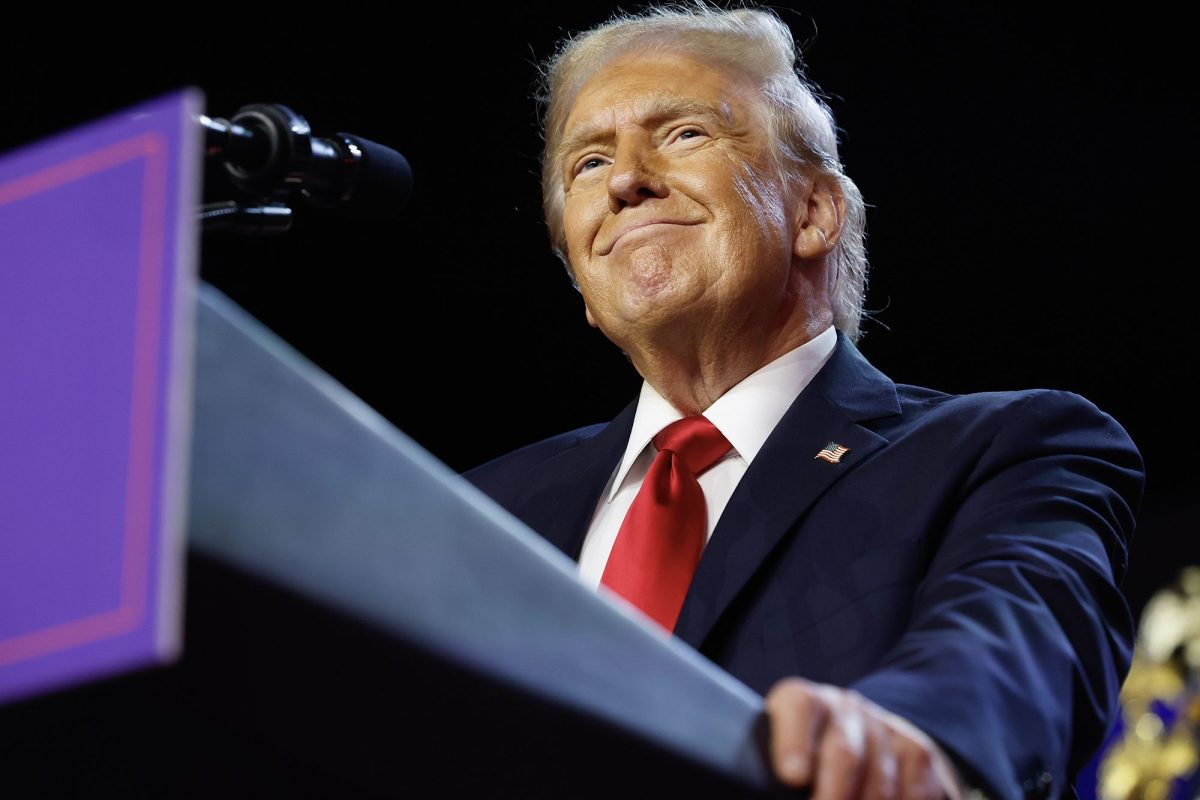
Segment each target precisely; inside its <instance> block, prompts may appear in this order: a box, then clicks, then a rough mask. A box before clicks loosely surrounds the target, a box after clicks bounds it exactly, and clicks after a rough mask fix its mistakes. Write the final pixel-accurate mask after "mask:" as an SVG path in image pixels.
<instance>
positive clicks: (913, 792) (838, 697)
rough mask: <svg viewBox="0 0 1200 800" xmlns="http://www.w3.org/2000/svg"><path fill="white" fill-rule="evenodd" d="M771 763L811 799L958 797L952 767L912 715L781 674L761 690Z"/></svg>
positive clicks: (954, 799)
mask: <svg viewBox="0 0 1200 800" xmlns="http://www.w3.org/2000/svg"><path fill="white" fill-rule="evenodd" d="M766 709H767V715H768V718H769V719H770V727H771V765H772V767H773V768H774V770H775V775H776V777H778V778H779V780H780V782H782V783H784V784H785V785H787V786H793V787H796V788H802V787H805V786H811V787H812V800H860V798H861V800H962V797H963V795H964V794H965V792H964V791H963V788H962V784H961V781H960V779H959V776H958V772H957V770H955V768H954V766H953V765H952V764H951V763H950V760H949V758H947V757H946V754H945V753H943V752H942V750H941V748H940V747H938V746H937V744H935V743H934V741H933V740H932V739H930V738H929V737H928V736H926V735H925V734H924V733H922V732H921V731H920V730H918V729H917V728H916V726H914V725H913V724H912V723H910V722H908V721H907V720H904V719H902V718H900V717H898V716H896V715H895V714H892V713H891V712H889V711H886V710H884V709H883V708H881V707H879V706H877V705H875V704H874V703H872V702H871V701H870V700H867V699H866V698H865V697H863V696H862V695H860V694H858V693H857V692H853V691H850V690H848V689H841V688H838V687H836V686H829V685H826V684H819V683H811V682H809V681H806V680H803V679H801V678H786V679H784V680H781V681H780V682H779V683H777V684H775V686H774V687H772V689H771V691H770V693H769V694H767V697H766Z"/></svg>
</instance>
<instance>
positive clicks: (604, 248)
mask: <svg viewBox="0 0 1200 800" xmlns="http://www.w3.org/2000/svg"><path fill="white" fill-rule="evenodd" d="M696 224H698V223H695V222H690V221H686V220H677V219H655V218H652V219H644V220H640V221H638V222H632V223H626V224H624V225H622V226H620V227H619V228H617V230H616V232H615V233H614V234H613V235H612V236H611V238H608V240H607V241H606V242H602V243H601V245H600V248H599V249H598V250H597V251H596V252H597V253H598V254H599V255H601V256H606V255H608V254H609V253H611V252H612V251H613V249H614V248H615V247H616V246H617V243H618V242H620V241H621V239H623V238H625V236H627V235H628V234H630V233H633V232H634V231H638V230H641V229H642V228H648V227H650V226H651V225H676V226H687V225H696Z"/></svg>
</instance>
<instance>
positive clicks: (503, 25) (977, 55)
mask: <svg viewBox="0 0 1200 800" xmlns="http://www.w3.org/2000/svg"><path fill="white" fill-rule="evenodd" d="M1016 5H1017V4H1008V5H1005V6H1004V7H1002V8H1001V7H993V8H990V9H988V10H980V9H978V8H975V7H974V4H970V5H968V4H962V3H946V4H929V3H920V4H917V3H887V4H885V3H850V2H845V3H836V4H835V3H827V4H825V5H816V4H813V5H811V6H804V7H801V6H799V5H798V4H796V5H795V6H794V7H784V6H777V8H778V9H779V11H780V13H781V15H782V16H783V18H784V19H785V20H786V21H787V22H788V23H789V24H790V25H791V26H792V28H793V30H794V32H795V33H796V35H797V37H798V39H800V40H802V41H803V42H804V43H805V44H804V51H805V54H806V59H807V61H808V63H809V66H810V72H811V76H812V78H813V79H814V80H815V81H816V82H817V83H818V84H819V85H820V86H821V87H822V89H823V90H824V91H825V92H826V93H827V94H828V96H829V102H830V104H831V106H832V107H833V110H834V112H835V115H836V117H837V119H838V122H839V125H840V126H841V128H842V129H843V137H842V138H843V147H842V156H843V160H844V162H845V164H846V168H847V171H848V173H849V174H850V176H851V177H852V178H854V179H855V180H856V181H857V182H858V184H859V186H860V187H861V189H862V191H863V194H864V196H865V197H866V199H867V202H868V203H869V210H868V232H869V247H870V254H871V261H872V264H873V273H872V278H871V285H870V294H869V298H868V307H869V308H870V309H872V310H874V311H875V312H876V313H875V317H876V319H877V320H878V321H877V322H874V323H868V324H867V326H866V337H865V339H864V340H863V342H862V345H861V346H862V349H863V350H864V352H865V353H866V354H867V356H868V357H869V358H870V359H871V360H872V361H873V362H874V363H875V364H876V365H878V366H879V367H880V368H882V369H883V370H884V371H885V372H887V373H888V374H889V375H891V376H892V377H893V378H895V379H896V380H898V381H901V382H909V383H918V384H924V385H929V386H933V387H936V388H940V389H944V390H947V391H952V392H966V391H977V390H985V389H1010V388H1025V387H1034V386H1047V387H1055V388H1064V389H1070V390H1074V391H1077V392H1079V393H1081V394H1083V395H1085V396H1087V397H1088V398H1090V399H1091V400H1093V401H1094V402H1095V403H1097V404H1098V405H1099V406H1100V407H1101V408H1103V409H1105V410H1107V411H1109V412H1110V413H1112V414H1113V415H1114V416H1115V417H1116V418H1117V419H1118V420H1120V421H1121V422H1122V423H1123V424H1124V425H1125V426H1126V428H1128V430H1129V431H1130V433H1131V434H1132V435H1133V438H1134V439H1135V441H1137V442H1138V444H1139V445H1140V446H1141V448H1142V450H1143V453H1144V455H1145V457H1146V460H1147V463H1148V469H1149V489H1148V493H1147V496H1146V503H1145V506H1144V509H1143V515H1142V526H1141V529H1140V532H1139V537H1138V539H1137V540H1136V542H1135V547H1134V560H1133V567H1132V572H1131V575H1130V579H1129V582H1128V588H1129V591H1130V595H1131V599H1132V601H1133V604H1134V606H1135V609H1137V608H1140V607H1141V605H1142V603H1143V602H1144V600H1145V598H1146V596H1147V595H1148V593H1149V592H1150V591H1151V590H1152V589H1153V588H1154V587H1156V586H1158V585H1159V584H1161V583H1162V582H1163V581H1164V580H1166V579H1167V578H1168V577H1170V576H1171V575H1173V574H1174V572H1175V570H1176V569H1177V568H1178V567H1179V566H1180V565H1182V564H1183V563H1196V562H1200V544H1198V543H1197V540H1196V539H1195V537H1193V536H1191V535H1190V534H1191V533H1192V531H1193V530H1194V523H1193V519H1194V516H1195V511H1196V510H1197V509H1196V506H1197V502H1198V501H1197V498H1196V497H1195V493H1194V492H1193V491H1192V487H1193V486H1195V478H1196V476H1197V468H1196V466H1195V461H1194V456H1195V453H1196V452H1197V444H1200V442H1198V437H1197V433H1196V429H1195V426H1194V425H1193V424H1192V423H1191V421H1190V417H1191V414H1190V413H1189V412H1190V409H1189V408H1188V406H1189V405H1190V403H1189V400H1190V397H1189V395H1188V393H1187V392H1185V390H1184V384H1185V382H1186V380H1187V378H1188V375H1189V372H1190V371H1191V369H1192V368H1193V365H1194V358H1193V355H1192V347H1193V344H1194V343H1195V337H1194V335H1193V334H1192V331H1191V317H1192V308H1191V306H1192V302H1193V293H1192V291H1191V289H1190V281H1189V280H1188V278H1189V274H1190V270H1191V268H1190V267H1189V266H1188V264H1191V263H1193V261H1194V259H1193V256H1192V254H1191V253H1190V252H1188V250H1189V248H1190V245H1191V238H1192V229H1191V226H1190V222H1191V220H1190V219H1187V218H1185V208H1187V207H1189V205H1190V204H1191V202H1192V201H1191V199H1190V189H1191V187H1192V185H1193V184H1194V179H1195V159H1194V158H1193V156H1192V145H1193V142H1194V141H1195V136H1194V127H1193V123H1194V113H1195V112H1194V108H1195V107H1196V100H1197V92H1196V90H1195V88H1194V69H1192V67H1191V65H1190V64H1189V63H1188V59H1189V57H1190V48H1191V43H1190V41H1189V37H1188V35H1187V31H1186V28H1185V25H1184V24H1183V21H1182V19H1180V18H1177V17H1172V16H1168V15H1165V14H1164V13H1162V12H1160V11H1158V10H1156V9H1155V8H1154V7H1153V6H1151V5H1147V4H1139V5H1138V6H1137V8H1136V9H1133V10H1126V11H1123V12H1121V14H1120V15H1115V14H1102V13H1100V12H1099V11H1098V8H1099V7H1098V6H1095V5H1091V6H1083V5H1081V6H1080V7H1079V8H1078V9H1076V10H1071V9H1058V10H1054V11H1050V12H1047V11H1046V10H1044V9H1037V10H1034V9H1033V7H1029V8H1028V9H1027V10H1023V9H1021V8H1017V7H1016ZM613 8H614V7H613V6H612V5H610V4H606V3H600V2H586V3H579V4H574V5H573V6H572V7H571V8H569V9H567V8H561V7H560V8H549V7H546V8H543V7H539V6H536V5H533V6H529V5H526V6H517V5H511V6H504V7H498V6H493V7H491V8H490V9H488V10H485V11H471V12H467V11H465V10H461V9H449V8H442V7H437V8H434V9H433V10H434V11H435V12H442V11H446V12H448V17H447V18H446V19H445V20H443V21H441V22H438V21H436V20H435V21H430V22H419V21H418V19H417V18H416V17H415V16H406V14H405V12H404V11H403V10H402V9H403V7H402V6H395V7H394V9H395V11H396V13H397V14H399V15H400V16H399V18H398V19H397V20H395V21H384V20H383V19H382V18H380V17H373V16H368V15H367V12H366V11H365V10H364V9H361V8H357V7H353V6H350V5H346V6H345V7H339V8H327V9H325V11H324V12H323V13H322V14H321V15H315V14H309V13H305V14H299V13H292V12H290V11H286V10H283V9H280V10H279V11H278V12H277V13H275V14H274V15H267V14H266V13H262V14H261V15H257V16H256V15H254V14H248V13H247V12H245V11H244V10H239V11H238V12H237V13H236V15H235V14H234V13H233V12H232V11H231V12H229V13H228V14H227V15H224V16H222V15H219V14H214V13H211V12H210V13H206V14H200V13H195V14H194V17H193V18H192V19H190V20H188V21H186V22H185V23H183V24H179V23H174V24H172V25H169V26H168V25H166V24H165V23H159V22H157V21H156V20H155V19H150V18H144V17H135V16H133V15H130V16H129V17H128V18H119V15H120V14H121V13H122V12H116V11H113V10H111V9H108V10H106V11H105V12H104V15H103V16H102V17H96V18H92V19H88V18H79V17H75V18H74V19H72V21H71V24H70V32H64V30H63V28H64V27H65V25H64V24H62V23H65V20H58V21H52V22H54V23H55V24H53V25H51V26H50V29H49V30H45V29H43V28H38V29H26V30H20V29H18V28H17V27H15V26H14V27H12V28H10V31H9V37H11V39H12V40H13V41H12V42H11V43H10V44H8V45H6V49H5V51H4V53H3V54H2V55H0V59H2V60H3V62H2V66H3V68H4V75H5V79H4V85H5V90H4V92H3V93H2V94H0V111H2V112H3V113H2V115H0V118H2V119H3V126H2V128H0V150H7V149H9V148H11V147H16V146H19V145H21V144H23V143H26V142H29V141H31V140H34V139H36V138H39V137H41V136H45V135H48V134H50V133H53V132H56V131H58V130H61V129H63V128H66V127H69V126H71V125H74V124H78V123H81V122H84V121H86V120H89V119H91V118H94V117H96V116H100V115H103V114H106V113H109V112H111V111H114V110H117V109H120V108H122V107H125V106H128V105H132V104H134V103H136V102H139V101H141V100H144V99H147V98H150V97H153V96H155V95H157V94H160V93H163V92H166V91H169V90H171V89H174V88H177V87H180V86H183V85H194V86H198V87H200V88H202V89H203V90H204V91H205V93H206V95H207V108H208V112H209V113H210V114H211V115H213V116H225V117H228V116H231V115H233V113H234V112H235V111H236V110H237V109H238V108H239V107H240V106H242V105H244V104H247V103H253V102H280V103H285V104H288V105H290V106H291V107H293V108H294V109H295V110H296V111H298V112H299V113H301V114H303V115H305V116H306V117H307V118H308V119H309V121H310V123H311V124H312V126H313V128H314V130H315V131H316V132H317V133H318V134H327V133H332V132H333V131H336V130H345V131H350V132H353V133H357V134H360V135H362V136H365V137H367V138H370V139H374V140H376V141H379V142H382V143H385V144H387V145H389V146H392V147H394V148H396V149H398V150H400V151H401V152H403V153H404V154H405V155H406V156H407V157H408V158H409V160H410V162H411V163H412V166H413V170H414V174H415V191H414V194H413V198H412V201H411V204H410V207H409V209H408V211H407V212H406V214H405V215H404V216H403V217H402V218H400V219H399V220H397V221H393V222H352V221H347V220H342V219H336V218H331V217H329V216H324V215H320V214H314V213H309V212H307V211H306V210H305V209H300V210H299V211H298V217H299V218H298V220H297V224H296V227H295V229H294V230H293V231H292V232H291V233H289V234H287V235H286V236H284V237H281V238H276V239H268V240H230V239H218V238H213V237H209V238H206V239H205V240H204V243H203V269H202V273H203V277H204V278H205V279H207V280H209V281H210V282H212V283H214V284H216V285H217V286H218V287H220V288H222V289H223V290H225V291H226V292H227V293H228V294H230V295H231V296H232V297H233V298H234V299H235V300H237V301H238V302H240V303H241V304H242V305H244V306H245V307H246V308H247V309H249V310H250V311H251V312H252V313H254V314H255V315H257V316H258V317H259V318H260V319H261V320H263V321H264V322H265V323H266V324H267V325H269V326H270V327H271V328H272V329H274V330H275V331H276V332H278V333H279V334H281V335H282V336H283V337H284V338H285V339H287V340H288V341H289V342H291V343H292V344H293V345H294V346H295V347H297V348H298V349H299V350H300V351H301V352H303V353H304V354H305V355H307V356H308V357H309V358H311V359H312V360H314V361H315V362H316V363H317V364H319V365H320V366H322V367H323V368H324V369H326V370H328V371H329V372H330V373H332V374H333V376H334V377H336V378H337V379H339V380H340V381H341V382H343V383H344V384H345V385H347V386H348V387H349V388H350V389H351V390H352V391H354V392H355V393H357V394H359V395H360V396H361V397H363V398H364V399H365V400H366V401H367V402H368V403H370V404H371V405H372V406H374V407H375V408H376V409H378V410H379V411H380V412H381V413H382V414H384V415H385V416H386V417H387V418H388V419H390V420H391V421H393V422H394V423H395V424H396V425H398V426H399V427H400V428H402V429H403V430H405V431H406V432H408V433H409V434H410V435H411V436H413V437H414V438H415V439H416V440H418V441H419V442H420V443H421V444H423V445H424V446H426V447H427V448H429V449H430V450H431V451H432V452H433V453H434V454H436V455H437V456H439V457H440V458H442V459H443V460H445V461H446V462H448V463H449V464H450V465H451V466H453V467H455V468H458V469H465V468H467V467H470V466H472V465H474V464H477V463H479V462H481V461H483V460H485V459H487V458H490V457H492V456H495V455H498V454H500V453H502V452H505V451H507V450H509V449H511V448H513V447H516V446H518V445H520V444H523V443H526V442H529V441H532V440H535V439H537V438H540V437H543V436H547V435H550V434H553V433H557V432H560V431H562V430H565V429H568V428H571V427H577V426H579V425H583V424H586V423H591V422H596V421H601V420H605V419H607V418H609V417H611V416H613V415H614V414H615V413H616V412H617V411H619V410H620V409H621V408H622V407H623V406H624V405H625V404H626V403H627V402H628V401H629V400H630V399H631V398H632V397H633V395H634V393H635V392H636V389H637V386H638V381H639V379H638V378H637V376H636V375H635V374H634V373H633V371H632V369H631V368H630V367H629V366H628V364H627V363H626V362H625V361H624V359H623V358H622V356H621V355H620V354H619V353H618V352H616V350H615V349H614V348H612V347H611V346H609V345H608V343H607V342H606V341H605V340H604V339H603V338H602V337H601V336H600V335H599V334H597V333H596V332H594V331H592V330H591V329H589V328H588V327H587V326H586V325H585V323H584V319H583V309H582V304H581V302H580V300H579V298H578V297H577V295H576V294H575V293H574V291H573V290H572V289H571V287H570V285H569V283H568V281H567V280H566V278H565V275H564V273H563V270H562V268H561V266H560V265H559V264H558V262H557V261H556V260H555V259H554V257H553V256H552V255H551V254H550V252H549V249H548V246H547V244H546V237H545V230H544V227H543V225H542V223H541V221H540V196H539V188H538V180H537V170H538V166H537V160H538V151H539V142H540V140H539V137H538V135H537V133H536V114H535V108H534V104H533V102H532V101H531V99H530V95H531V84H532V81H533V77H534V73H535V69H534V66H533V64H534V62H535V61H536V60H538V59H540V58H542V57H544V56H546V55H547V54H548V53H549V52H550V51H551V49H552V45H553V42H554V41H555V40H557V39H558V37H559V36H560V35H561V34H562V33H563V32H564V31H565V30H571V29H577V28H579V27H582V26H587V25H590V24H593V23H596V22H599V21H601V20H603V19H604V18H606V17H607V16H608V15H609V14H610V13H611V12H612V10H613ZM801 8H802V9H803V10H799V9H801ZM372 13H374V12H372ZM115 15H117V16H115ZM135 29H138V30H141V31H143V33H142V34H139V35H135V34H133V33H131V32H129V31H132V30H135ZM6 38H8V37H6ZM220 177H221V176H220V173H219V171H217V170H209V180H208V183H207V186H206V191H205V193H206V197H207V198H208V199H230V198H232V197H234V191H233V189H232V188H231V187H230V186H228V185H227V184H225V183H223V181H221V180H220ZM929 468H930V469H931V470H934V469H937V465H936V464H931V465H930V466H929Z"/></svg>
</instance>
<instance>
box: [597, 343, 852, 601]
mask: <svg viewBox="0 0 1200 800" xmlns="http://www.w3.org/2000/svg"><path fill="white" fill-rule="evenodd" d="M836 344H837V334H836V333H835V332H834V329H833V328H826V329H825V331H824V332H823V333H821V334H820V335H819V336H816V337H813V338H812V339H811V340H809V341H808V342H805V343H804V344H802V345H801V346H800V347H797V348H796V349H795V350H792V351H789V352H787V353H784V354H783V355H782V356H780V357H779V358H777V359H775V360H774V361H772V362H771V363H770V364H767V365H766V366H765V367H762V368H761V369H759V370H758V371H757V372H755V373H753V374H751V375H749V376H747V377H746V378H745V379H744V380H743V381H742V382H741V383H739V384H737V385H736V386H734V387H733V388H732V389H730V390H729V391H727V392H726V393H725V394H723V395H721V396H720V397H719V398H718V399H717V401H716V402H715V403H713V404H712V405H711V406H709V407H708V409H707V410H706V411H705V412H704V416H705V417H707V418H708V421H709V422H711V423H712V424H713V425H716V426H717V430H719V431H720V432H721V433H722V434H724V435H725V438H726V439H728V440H729V443H730V444H731V445H733V449H731V450H730V451H729V453H728V454H726V456H725V457H724V458H723V459H721V460H720V461H718V462H717V463H716V465H714V466H713V467H712V468H711V469H709V470H708V471H707V472H705V473H704V474H703V475H701V476H700V477H699V479H698V480H699V483H700V488H701V489H702V490H703V491H704V502H705V506H706V507H707V510H708V518H707V525H708V528H707V532H706V537H707V536H712V532H713V529H714V528H716V527H717V521H718V520H719V519H720V518H721V512H722V511H724V510H725V506H726V504H727V503H728V502H729V498H730V497H731V496H732V495H733V490H734V489H736V488H737V485H738V481H740V480H741V479H742V476H743V475H745V474H746V470H747V469H748V468H749V466H750V462H751V461H753V460H754V457H755V456H756V455H758V451H759V450H761V449H762V446H763V444H764V443H765V442H766V441H767V437H768V436H770V435H771V431H773V430H775V426H776V425H777V424H779V420H780V419H782V418H783V415H784V413H785V412H786V411H787V410H788V408H789V407H790V406H791V405H792V402H793V401H795V399H796V398H797V397H799V395H800V392H802V391H804V387H805V386H808V384H809V382H810V381H811V380H812V379H813V376H814V375H816V374H817V372H818V371H819V370H820V369H821V367H823V366H824V365H825V362H826V361H828V360H829V356H830V355H832V354H833V349H834V346H835V345H836ZM682 417H683V414H681V413H680V412H679V411H678V410H676V409H675V407H674V406H672V405H671V404H670V403H668V402H667V401H666V400H665V399H663V397H662V395H660V394H659V393H658V392H657V391H655V390H654V388H653V387H652V386H650V384H648V383H645V382H643V383H642V393H641V396H640V397H639V398H638V406H637V414H636V415H635V416H634V418H633V429H632V431H630V434H629V444H628V445H627V446H626V448H625V457H624V458H622V459H621V463H620V464H619V465H617V469H616V471H615V472H613V476H612V478H611V479H610V480H609V482H608V486H606V487H605V490H604V493H603V494H602V495H601V496H600V503H599V505H598V506H597V507H596V513H595V514H594V515H593V516H592V524H591V526H590V527H589V528H588V533H587V537H586V538H585V539H584V540H583V551H582V552H581V553H580V556H579V576H580V578H581V579H582V580H583V582H584V583H586V584H587V585H588V586H591V587H592V588H595V587H598V586H599V585H600V578H601V577H602V576H603V575H604V567H605V565H606V564H608V555H609V553H611V552H612V547H613V542H615V541H616V539H617V532H618V531H619V530H620V529H621V522H622V521H624V519H625V514H626V513H627V512H628V511H629V506H630V505H632V504H633V498H634V497H635V496H637V493H638V490H639V489H641V488H642V480H643V479H645V477H646V472H647V471H648V470H649V469H650V464H651V462H653V461H654V457H655V456H656V455H658V449H657V448H656V447H655V446H654V443H653V442H652V441H651V440H652V439H653V438H654V437H655V435H657V434H658V432H659V431H661V430H662V429H663V428H665V427H666V426H668V425H670V424H671V423H672V422H674V421H675V420H677V419H681V418H682ZM705 541H706V542H707V541H708V540H707V538H706V539H705Z"/></svg>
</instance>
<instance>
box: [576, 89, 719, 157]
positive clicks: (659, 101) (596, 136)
mask: <svg viewBox="0 0 1200 800" xmlns="http://www.w3.org/2000/svg"><path fill="white" fill-rule="evenodd" d="M636 117H637V119H638V120H639V122H640V123H641V124H642V125H646V124H650V125H656V124H661V123H663V122H666V121H668V120H672V119H678V118H680V117H714V118H716V119H717V120H719V121H721V122H723V123H725V124H726V125H728V126H730V127H733V126H734V125H735V120H734V118H733V113H732V112H731V111H730V110H729V105H728V104H727V103H721V104H720V105H717V104H715V103H706V102H704V101H703V100H693V99H690V98H686V97H651V98H649V99H647V100H645V101H643V102H642V103H641V104H640V108H638V113H637V114H636ZM611 130H612V125H611V124H610V123H609V122H586V123H584V124H582V125H580V126H578V127H577V128H576V129H575V130H574V131H573V132H572V133H571V135H570V136H567V137H566V138H564V139H563V140H562V143H561V144H559V146H558V148H557V149H556V150H555V153H554V156H555V163H561V162H562V160H563V159H564V158H566V156H567V155H568V154H569V153H572V152H574V151H576V150H581V149H583V148H585V147H586V146H588V145H590V144H592V143H594V142H597V141H599V140H601V139H604V138H606V137H607V136H608V135H609V132H610V131H611Z"/></svg>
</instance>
